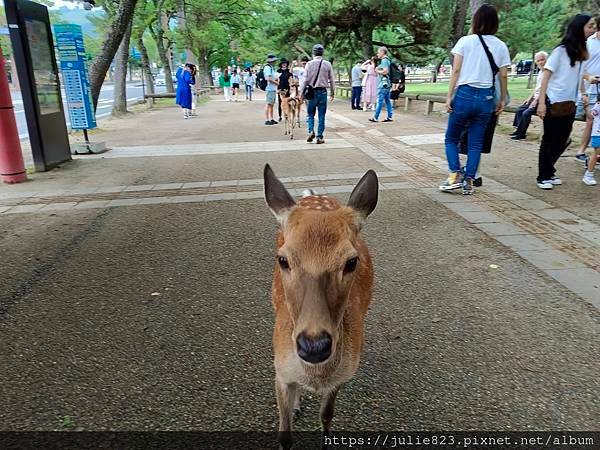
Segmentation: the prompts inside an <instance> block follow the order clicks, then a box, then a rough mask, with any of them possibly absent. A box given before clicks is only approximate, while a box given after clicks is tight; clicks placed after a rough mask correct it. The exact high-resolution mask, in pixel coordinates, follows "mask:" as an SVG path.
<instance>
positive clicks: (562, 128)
mask: <svg viewBox="0 0 600 450" xmlns="http://www.w3.org/2000/svg"><path fill="white" fill-rule="evenodd" d="M548 109H549V108H548ZM574 120H575V114H573V115H570V116H566V117H549V116H546V117H545V118H544V136H543V137H542V143H541V145H540V155H539V160H538V170H539V172H538V177H537V180H538V182H541V181H546V180H549V179H550V178H552V177H553V176H554V174H555V173H556V169H555V168H554V165H555V164H556V161H558V158H560V155H562V154H563V152H564V151H565V147H566V145H567V141H568V139H569V136H570V135H571V130H572V129H573V121H574Z"/></svg>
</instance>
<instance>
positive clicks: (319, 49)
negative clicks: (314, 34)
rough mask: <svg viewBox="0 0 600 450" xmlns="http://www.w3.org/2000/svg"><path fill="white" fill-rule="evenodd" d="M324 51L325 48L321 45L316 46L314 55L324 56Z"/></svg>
mask: <svg viewBox="0 0 600 450" xmlns="http://www.w3.org/2000/svg"><path fill="white" fill-rule="evenodd" d="M324 51H325V47H323V45H321V44H315V45H314V46H313V55H315V56H322V55H323V52H324Z"/></svg>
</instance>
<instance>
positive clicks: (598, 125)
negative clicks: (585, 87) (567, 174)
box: [583, 85, 600, 186]
mask: <svg viewBox="0 0 600 450" xmlns="http://www.w3.org/2000/svg"><path fill="white" fill-rule="evenodd" d="M596 86H597V85H596ZM590 113H591V114H592V117H593V119H594V123H593V125H592V140H591V145H592V148H593V149H594V153H592V155H591V156H590V157H589V158H588V162H587V163H588V165H587V170H586V171H585V175H583V182H584V183H585V184H587V185H588V186H596V184H598V183H597V182H596V178H594V169H595V168H596V162H597V161H598V159H600V97H598V101H596V103H595V104H594V106H593V107H592V110H591V111H590Z"/></svg>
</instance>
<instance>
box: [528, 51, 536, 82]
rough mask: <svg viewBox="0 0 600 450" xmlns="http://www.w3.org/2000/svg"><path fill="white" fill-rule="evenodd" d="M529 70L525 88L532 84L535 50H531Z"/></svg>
mask: <svg viewBox="0 0 600 450" xmlns="http://www.w3.org/2000/svg"><path fill="white" fill-rule="evenodd" d="M531 61H532V62H531V70H530V71H529V79H528V80H527V89H531V87H532V86H533V72H534V70H535V50H533V51H532V52H531Z"/></svg>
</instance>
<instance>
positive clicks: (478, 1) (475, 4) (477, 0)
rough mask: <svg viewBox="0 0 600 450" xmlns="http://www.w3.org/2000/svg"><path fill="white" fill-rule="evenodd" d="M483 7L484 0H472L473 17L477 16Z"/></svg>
mask: <svg viewBox="0 0 600 450" xmlns="http://www.w3.org/2000/svg"><path fill="white" fill-rule="evenodd" d="M481 5H483V1H482V0H471V15H473V14H475V12H477V10H478V9H479V8H481Z"/></svg>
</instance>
